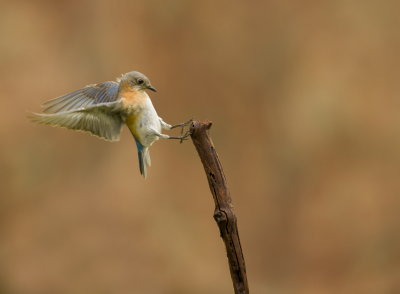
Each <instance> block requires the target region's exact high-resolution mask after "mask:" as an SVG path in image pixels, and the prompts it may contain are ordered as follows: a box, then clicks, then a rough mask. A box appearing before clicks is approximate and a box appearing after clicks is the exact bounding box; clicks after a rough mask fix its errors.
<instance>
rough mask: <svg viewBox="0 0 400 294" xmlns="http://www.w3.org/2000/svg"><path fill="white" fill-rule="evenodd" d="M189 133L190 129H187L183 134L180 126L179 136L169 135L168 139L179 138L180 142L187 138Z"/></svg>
mask: <svg viewBox="0 0 400 294" xmlns="http://www.w3.org/2000/svg"><path fill="white" fill-rule="evenodd" d="M190 135H191V132H190V130H188V131H187V132H186V133H185V134H183V128H182V132H181V136H179V137H174V136H169V138H168V139H177V140H181V142H180V143H182V142H183V141H185V140H187V139H188V137H189V136H190Z"/></svg>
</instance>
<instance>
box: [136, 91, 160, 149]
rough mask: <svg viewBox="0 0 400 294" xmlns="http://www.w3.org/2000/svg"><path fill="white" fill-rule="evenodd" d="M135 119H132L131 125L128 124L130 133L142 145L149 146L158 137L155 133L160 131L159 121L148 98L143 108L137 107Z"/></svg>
mask: <svg viewBox="0 0 400 294" xmlns="http://www.w3.org/2000/svg"><path fill="white" fill-rule="evenodd" d="M134 115H135V116H136V119H134V120H133V121H132V125H128V127H129V129H131V131H132V134H133V135H134V136H135V137H136V139H138V140H139V141H140V143H141V144H142V145H143V146H146V147H148V146H150V145H151V144H153V143H154V142H155V141H157V140H158V139H159V137H158V136H157V135H156V134H155V133H158V134H159V133H161V122H160V118H159V117H158V115H157V112H156V110H155V109H154V106H153V104H152V103H151V100H150V98H147V99H146V102H145V105H144V107H143V108H141V109H139V110H138V111H137V112H136V113H135V114H134Z"/></svg>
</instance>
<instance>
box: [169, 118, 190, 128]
mask: <svg viewBox="0 0 400 294" xmlns="http://www.w3.org/2000/svg"><path fill="white" fill-rule="evenodd" d="M192 121H193V119H190V120H188V121H187V122H184V123H181V124H177V125H173V126H171V127H170V129H171V130H172V129H175V128H179V127H182V128H183V127H186V126H187V125H189V124H190V123H192Z"/></svg>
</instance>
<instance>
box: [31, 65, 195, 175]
mask: <svg viewBox="0 0 400 294" xmlns="http://www.w3.org/2000/svg"><path fill="white" fill-rule="evenodd" d="M146 89H148V90H151V91H154V92H157V90H156V89H155V88H154V87H153V86H152V85H151V84H150V81H149V79H148V78H147V77H146V76H145V75H144V74H142V73H140V72H137V71H132V72H129V73H126V74H124V75H122V77H121V78H119V79H117V81H116V82H114V81H112V82H111V81H109V82H103V83H99V84H93V85H88V86H86V87H85V88H82V89H79V90H76V91H74V92H71V93H68V94H65V95H63V96H60V97H57V98H54V99H52V100H49V101H47V102H45V103H44V106H45V107H46V108H45V109H44V110H43V113H33V120H34V121H36V122H38V123H41V124H45V125H51V126H59V127H65V128H67V129H72V130H80V131H86V132H89V133H91V134H92V135H95V136H98V137H100V138H102V139H105V140H108V141H118V140H119V135H120V133H121V128H122V125H123V124H124V123H125V124H126V125H127V126H128V128H129V130H130V131H131V133H132V135H133V137H134V138H135V141H136V146H137V150H138V157H139V168H140V173H141V174H142V175H143V176H144V177H145V178H146V176H147V167H149V166H150V164H151V161H150V153H149V147H150V146H151V145H152V144H153V143H154V142H155V141H157V140H158V139H160V138H161V139H179V140H184V139H186V138H187V137H188V135H189V133H186V134H185V135H181V136H179V137H172V136H169V135H165V134H162V133H161V130H162V129H166V130H170V129H173V128H176V127H182V128H183V127H184V126H186V125H188V124H189V123H190V121H188V122H186V123H182V124H177V125H174V126H171V125H170V124H167V123H166V122H165V121H163V119H162V118H161V117H159V116H158V115H157V112H156V110H155V109H154V106H153V104H152V103H151V100H150V97H149V95H147V93H146V92H145V90H146Z"/></svg>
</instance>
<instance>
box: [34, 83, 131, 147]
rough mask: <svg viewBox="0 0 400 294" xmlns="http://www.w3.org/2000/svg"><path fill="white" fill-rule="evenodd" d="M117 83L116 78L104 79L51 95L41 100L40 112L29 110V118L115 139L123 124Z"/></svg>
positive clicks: (117, 138)
mask: <svg viewBox="0 0 400 294" xmlns="http://www.w3.org/2000/svg"><path fill="white" fill-rule="evenodd" d="M118 87H119V84H118V83H116V82H104V83H99V84H95V85H88V86H86V87H85V88H82V89H79V90H76V91H74V92H71V93H68V94H65V95H63V96H60V97H57V98H54V99H52V100H49V101H47V102H45V103H44V104H43V106H45V107H46V108H45V109H44V110H43V112H44V113H33V114H32V120H34V121H35V122H38V123H40V124H45V125H51V126H59V127H65V128H68V129H72V130H80V131H86V132H90V133H91V134H93V135H95V136H98V137H100V138H102V139H105V140H109V141H118V140H119V135H120V133H121V128H122V125H123V121H122V118H121V115H120V113H119V112H120V109H121V102H120V101H119V100H118Z"/></svg>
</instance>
